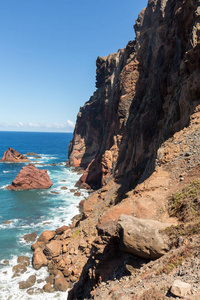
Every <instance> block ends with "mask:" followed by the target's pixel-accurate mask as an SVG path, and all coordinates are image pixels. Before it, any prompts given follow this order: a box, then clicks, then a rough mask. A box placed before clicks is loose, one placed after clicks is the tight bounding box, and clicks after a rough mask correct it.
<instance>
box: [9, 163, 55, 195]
mask: <svg viewBox="0 0 200 300" xmlns="http://www.w3.org/2000/svg"><path fill="white" fill-rule="evenodd" d="M51 186H52V182H51V180H50V178H49V175H48V174H47V170H39V169H38V168H36V166H34V165H33V164H28V165H27V166H25V167H23V168H22V169H21V170H20V172H19V173H18V175H17V176H16V178H15V180H14V181H13V182H12V184H11V185H9V186H7V189H8V190H30V189H48V188H50V187H51Z"/></svg>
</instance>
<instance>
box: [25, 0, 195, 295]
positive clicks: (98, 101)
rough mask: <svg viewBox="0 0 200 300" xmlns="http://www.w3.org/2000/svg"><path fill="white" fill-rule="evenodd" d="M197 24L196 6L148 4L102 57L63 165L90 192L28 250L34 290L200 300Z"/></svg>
mask: <svg viewBox="0 0 200 300" xmlns="http://www.w3.org/2000/svg"><path fill="white" fill-rule="evenodd" d="M199 20H200V2H199V1H197V0H196V1H195V0H184V1H179V0H161V1H157V0H149V1H148V5H147V7H146V8H145V9H143V10H142V12H141V13H140V14H139V16H138V19H137V20H136V24H135V26H134V28H135V32H136V39H135V40H134V41H131V42H129V43H128V45H127V46H126V47H125V48H124V49H121V50H119V51H118V52H117V53H115V54H110V55H109V56H107V57H98V59H97V63H96V64H97V71H96V73H97V76H96V87H97V90H96V91H95V93H94V95H93V96H92V97H91V98H90V100H89V101H88V102H86V103H85V105H84V106H83V107H82V108H81V109H80V111H79V113H78V115H77V122H76V126H75V130H74V134H73V140H72V141H71V143H70V145H69V160H68V162H67V164H68V166H70V167H75V168H77V169H78V168H83V170H84V173H83V174H82V176H81V177H80V179H79V180H78V182H77V186H79V187H84V188H88V189H93V192H92V193H91V194H90V196H89V197H88V198H87V199H85V200H83V201H81V202H80V204H79V208H80V214H79V215H77V216H75V217H74V218H73V222H72V224H71V226H62V227H61V228H57V229H56V230H55V231H44V232H43V233H42V234H41V235H40V237H39V238H38V239H37V241H36V242H35V243H34V244H33V245H32V250H33V251H34V252H33V259H32V264H33V267H34V268H35V269H36V270H38V269H40V268H41V267H43V266H45V267H47V269H48V272H49V276H48V277H47V278H46V283H45V284H44V286H43V289H42V292H43V291H45V292H47V293H51V292H53V291H56V290H59V291H67V290H68V299H69V300H71V299H78V300H79V299H80V300H81V299H96V300H100V299H107V300H113V299H116V300H119V299H120V300H130V299H133V300H160V299H162V300H163V299H166V300H167V299H174V297H177V298H183V299H187V300H197V299H199V298H200V286H199V280H200V267H199V266H200V243H199V232H200V231H199V230H200V219H199V211H200V89H199V79H200V52H199V51H200V38H199V36H200V35H199V33H200V21H199ZM29 281H31V282H33V281H34V278H31V279H30V280H29ZM23 284H24V285H25V283H23ZM23 284H21V285H23ZM27 284H29V283H27Z"/></svg>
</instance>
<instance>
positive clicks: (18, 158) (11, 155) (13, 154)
mask: <svg viewBox="0 0 200 300" xmlns="http://www.w3.org/2000/svg"><path fill="white" fill-rule="evenodd" d="M0 161H2V162H28V161H29V159H28V158H27V157H26V156H24V155H23V154H21V153H19V152H18V151H16V150H15V149H12V148H11V147H9V148H8V149H7V150H6V151H5V152H4V155H3V157H2V159H1V160H0Z"/></svg>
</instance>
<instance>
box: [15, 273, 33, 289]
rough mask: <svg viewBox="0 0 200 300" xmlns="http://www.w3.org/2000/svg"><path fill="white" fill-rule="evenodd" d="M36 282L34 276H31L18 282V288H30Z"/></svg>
mask: <svg viewBox="0 0 200 300" xmlns="http://www.w3.org/2000/svg"><path fill="white" fill-rule="evenodd" d="M35 282H36V276H35V275H31V276H30V277H29V278H28V279H27V280H26V281H20V282H19V288H20V289H28V288H30V287H32V286H33V285H34V284H35Z"/></svg>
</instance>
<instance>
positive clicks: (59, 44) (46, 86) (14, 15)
mask: <svg viewBox="0 0 200 300" xmlns="http://www.w3.org/2000/svg"><path fill="white" fill-rule="evenodd" d="M146 5H147V0H140V1H136V0H124V1H122V0H1V2H0V130H11V131H12V130H17V131H58V132H62V131H64V132H71V131H73V126H74V123H75V121H76V115H77V113H78V111H79V108H80V106H83V105H84V103H85V102H86V101H88V100H89V98H90V96H92V94H93V92H94V91H95V74H96V58H97V56H107V55H108V54H110V53H113V52H117V50H118V49H120V48H124V47H125V46H126V44H127V42H128V41H129V40H132V39H134V37H135V34H134V30H133V25H134V23H135V19H137V16H138V13H139V12H140V11H141V10H142V8H144V7H145V6H146Z"/></svg>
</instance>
